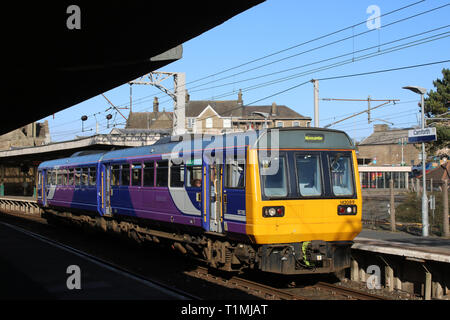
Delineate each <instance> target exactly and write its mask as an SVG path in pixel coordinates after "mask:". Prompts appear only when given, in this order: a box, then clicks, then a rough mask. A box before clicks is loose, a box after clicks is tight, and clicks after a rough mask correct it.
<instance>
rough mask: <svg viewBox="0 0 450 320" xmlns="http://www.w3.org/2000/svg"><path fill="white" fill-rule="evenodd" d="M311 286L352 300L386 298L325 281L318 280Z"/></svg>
mask: <svg viewBox="0 0 450 320" xmlns="http://www.w3.org/2000/svg"><path fill="white" fill-rule="evenodd" d="M311 288H312V289H316V290H317V289H318V290H325V291H328V292H330V293H331V294H332V295H337V296H343V297H345V298H346V299H352V300H387V298H385V297H382V296H378V295H374V294H371V293H367V292H364V291H360V290H356V289H352V288H346V287H343V286H339V285H336V284H332V283H326V282H318V283H316V284H315V285H313V286H311Z"/></svg>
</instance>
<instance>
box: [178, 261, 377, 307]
mask: <svg viewBox="0 0 450 320" xmlns="http://www.w3.org/2000/svg"><path fill="white" fill-rule="evenodd" d="M185 273H186V274H189V275H191V276H194V277H199V278H202V279H205V280H207V281H210V282H214V283H217V284H219V285H223V286H227V287H229V288H237V289H240V290H244V291H246V292H248V293H250V294H252V295H255V296H257V297H260V298H263V299H266V300H315V299H323V297H324V296H331V297H333V299H338V300H386V298H385V297H381V296H378V295H374V294H370V293H367V292H364V291H360V290H356V289H352V288H346V287H343V286H339V285H335V284H331V283H326V282H318V283H316V284H314V285H311V286H307V287H304V288H295V289H292V288H290V289H278V288H274V287H271V286H268V285H265V284H262V283H258V282H255V281H252V280H248V279H244V278H241V277H237V276H233V277H231V278H227V277H223V276H220V275H215V274H211V273H209V272H208V269H207V268H205V267H201V266H199V267H197V269H195V270H193V271H186V272H185ZM312 291H315V293H314V294H312Z"/></svg>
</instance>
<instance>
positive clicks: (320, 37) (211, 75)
mask: <svg viewBox="0 0 450 320" xmlns="http://www.w3.org/2000/svg"><path fill="white" fill-rule="evenodd" d="M422 2H425V0H421V1H417V2H414V3H411V4H409V5H406V6H403V7H400V8H397V9H394V10H392V11H389V12H386V13H384V14H381V15H380V16H378V17H374V18H372V19H377V18H381V17H385V16H388V15H390V14H392V13H395V12H398V11H401V10H404V9H407V8H410V7H413V6H415V5H417V4H419V3H422ZM437 9H440V7H437V8H433V9H431V10H428V11H425V12H422V13H420V14H419V15H421V14H425V13H428V12H431V11H434V10H437ZM416 16H417V15H416ZM414 17H415V16H414ZM410 18H412V17H408V18H406V19H410ZM404 20H405V19H402V21H404ZM365 23H367V20H364V21H361V22H359V23H356V24H353V25H351V26H348V27H345V28H342V29H339V30H336V31H333V32H330V33H327V34H325V35H322V36H319V37H316V38H314V39H311V40H307V41H304V42H301V43H299V44H296V45H293V46H291V47H288V48H285V49H282V50H279V51H276V52H273V53H270V54H267V55H265V56H262V57H260V58H256V59H253V60H251V61H248V62H245V63H242V64H239V65H237V66H234V67H231V68H228V69H225V70H222V71H219V72H216V73H213V74H210V75H208V76H205V77H202V78H200V79H197V80H192V81H189V82H185V85H188V84H192V83H195V82H198V81H201V80H204V79H207V78H210V77H213V76H216V75H219V74H222V73H226V72H228V71H231V70H234V69H238V68H240V67H243V66H245V65H248V64H251V63H254V62H257V61H261V60H263V59H266V58H269V57H272V56H274V55H277V54H280V53H283V52H286V51H289V50H292V49H294V48H298V47H301V46H303V45H306V44H309V43H312V42H315V41H318V40H321V39H324V38H327V37H329V36H332V35H335V34H338V33H340V32H343V31H345V30H349V29H352V28H354V27H357V26H359V25H362V24H365ZM189 89H192V88H188V90H189ZM172 90H173V88H172ZM155 96H158V94H153V95H149V96H145V97H141V98H138V99H136V100H135V101H140V100H141V99H144V98H148V97H155ZM124 105H128V103H124V104H119V105H118V106H124Z"/></svg>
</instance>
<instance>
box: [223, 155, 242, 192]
mask: <svg viewBox="0 0 450 320" xmlns="http://www.w3.org/2000/svg"><path fill="white" fill-rule="evenodd" d="M240 160H241V161H240ZM234 161H236V162H237V165H238V166H239V165H241V164H242V165H243V166H244V168H243V169H244V172H243V175H244V181H243V182H244V183H243V186H242V187H239V186H238V187H229V186H227V182H228V170H227V166H231V165H233V164H231V163H225V164H224V165H223V167H224V168H223V173H222V179H223V187H224V189H235V190H243V189H245V183H246V175H247V168H246V167H247V166H246V161H245V158H241V159H235V160H234Z"/></svg>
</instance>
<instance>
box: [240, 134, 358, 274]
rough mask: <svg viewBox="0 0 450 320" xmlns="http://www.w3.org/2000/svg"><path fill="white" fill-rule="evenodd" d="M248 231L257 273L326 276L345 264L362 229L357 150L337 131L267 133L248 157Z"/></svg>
mask: <svg viewBox="0 0 450 320" xmlns="http://www.w3.org/2000/svg"><path fill="white" fill-rule="evenodd" d="M246 166H247V170H246V215H247V221H246V233H247V235H248V236H249V237H250V239H251V242H252V243H254V244H257V247H258V250H257V253H256V261H257V264H258V266H257V268H258V269H260V270H263V271H267V272H273V273H281V274H302V273H331V272H339V271H341V270H343V269H344V268H347V267H349V266H350V250H351V249H350V248H351V245H352V240H353V239H354V238H355V237H356V236H357V235H358V233H359V232H360V231H361V208H362V201H361V189H360V183H359V174H358V168H357V160H356V154H355V148H354V145H353V144H352V142H351V140H350V139H349V137H348V136H347V134H345V133H344V132H342V131H335V130H326V129H313V128H305V129H300V128H296V129H291V130H289V129H287V130H282V129H281V130H269V131H267V132H265V133H263V134H262V135H261V136H260V137H259V138H258V140H257V142H256V143H254V144H253V145H252V146H251V147H250V148H248V151H247V165H246Z"/></svg>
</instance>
